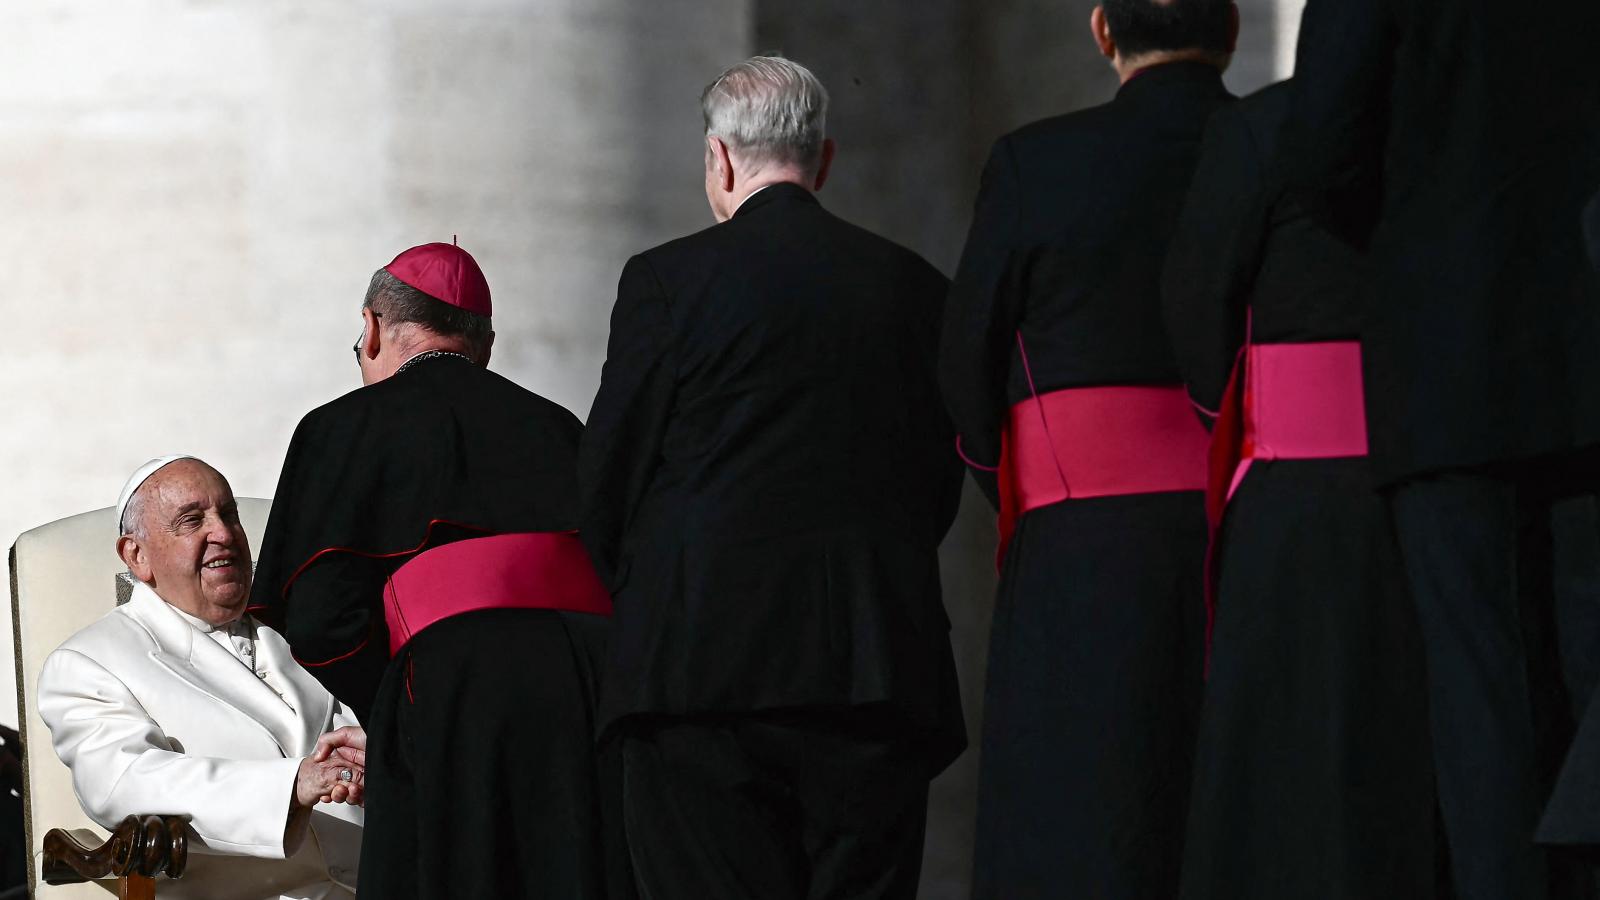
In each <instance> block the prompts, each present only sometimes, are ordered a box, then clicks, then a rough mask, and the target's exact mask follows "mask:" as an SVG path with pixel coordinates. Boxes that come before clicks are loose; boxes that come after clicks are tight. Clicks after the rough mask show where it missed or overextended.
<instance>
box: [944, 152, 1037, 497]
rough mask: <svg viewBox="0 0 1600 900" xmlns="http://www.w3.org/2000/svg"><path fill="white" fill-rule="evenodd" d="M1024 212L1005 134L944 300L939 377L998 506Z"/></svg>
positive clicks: (976, 471)
mask: <svg viewBox="0 0 1600 900" xmlns="http://www.w3.org/2000/svg"><path fill="white" fill-rule="evenodd" d="M1020 213H1021V196H1020V190H1019V185H1018V177H1017V166H1016V160H1015V159H1014V158H1013V157H1012V154H1011V150H1010V148H1009V147H1008V145H1007V144H1006V142H1005V140H1004V139H1002V140H1000V141H999V142H997V143H996V144H995V146H994V149H993V150H992V151H991V152H990V154H989V162H988V164H987V165H985V166H984V170H983V182H982V186H981V187H980V188H979V190H978V202H977V205H976V208H975V210H974V211H973V217H972V228H971V230H970V231H969V232H968V233H967V245H966V249H964V250H963V251H962V253H961V265H960V266H959V267H958V268H957V269H956V277H955V281H954V282H953V283H952V284H951V286H950V296H949V299H948V300H947V301H946V303H945V310H944V330H943V333H942V335H941V338H940V342H939V382H940V387H941V389H942V391H943V393H944V402H945V406H946V408H948V409H949V411H950V418H951V419H952V421H953V422H954V424H955V428H956V432H957V434H958V440H959V441H960V443H961V450H962V455H963V456H964V457H965V458H966V460H967V462H968V464H969V467H970V471H971V472H972V476H973V478H974V479H975V480H976V481H977V483H978V486H979V487H981V488H982V489H983V492H984V493H985V494H986V495H988V497H989V502H991V503H994V504H996V505H998V504H999V486H998V484H997V480H996V477H995V473H994V469H995V467H997V466H999V464H1000V432H1001V429H1002V428H1003V427H1004V425H1005V417H1006V407H1007V404H1006V376H1007V373H1008V369H1009V366H1010V361H1011V348H1012V346H1013V343H1014V341H1015V334H1016V330H1017V318H1018V311H1019V309H1020V306H1021V303H1020V298H1018V297H1017V296H1016V292H1015V291H1014V290H1010V289H1008V287H1009V286H1008V282H1007V278H1006V275H1007V268H1008V266H1009V263H1010V261H1011V253H1012V249H1013V246H1014V244H1015V241H1016V232H1017V219H1018V217H1019V215H1020Z"/></svg>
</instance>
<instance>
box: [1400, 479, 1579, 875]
mask: <svg viewBox="0 0 1600 900" xmlns="http://www.w3.org/2000/svg"><path fill="white" fill-rule="evenodd" d="M1549 474H1550V473H1549V470H1546V471H1544V472H1539V471H1537V470H1535V469H1533V468H1527V469H1523V470H1520V471H1519V470H1491V469H1484V470H1475V471H1459V472H1450V473H1441V474H1436V475H1430V476H1427V477H1423V478H1418V479H1414V480H1411V481H1408V482H1405V483H1403V484H1402V485H1400V486H1399V487H1398V488H1396V489H1395V491H1394V495H1393V497H1392V508H1393V511H1394V517H1395V526H1396V532H1397V534H1398V537H1399V540H1400V546H1401V552H1402V555H1403V558H1404V562H1405V568H1406V575H1407V580H1408V581H1409V583H1410V586H1411V592H1412V598H1413V601H1414V602H1415V603H1416V607H1417V614H1418V620H1419V622H1420V624H1421V628H1422V636H1423V645H1424V650H1425V653H1426V657H1427V670H1428V695H1429V696H1428V699H1429V720H1430V725H1431V727H1432V730H1433V746H1434V761H1435V768H1436V771H1437V778H1438V787H1439V804H1440V811H1441V814H1442V817H1443V822H1444V830H1445V836H1446V839H1447V842H1448V844H1449V850H1450V856H1451V871H1452V875H1453V880H1454V882H1455V889H1456V893H1457V895H1458V896H1459V897H1460V898H1461V900H1543V898H1547V897H1561V898H1566V897H1574V898H1583V897H1591V896H1593V893H1592V892H1593V889H1594V885H1593V882H1592V880H1591V878H1590V876H1589V874H1588V873H1587V871H1586V870H1585V867H1584V866H1583V865H1582V864H1581V863H1579V862H1578V861H1577V860H1575V859H1572V858H1568V857H1565V856H1562V855H1559V854H1557V853H1554V852H1552V851H1547V850H1543V849H1541V848H1539V847H1537V846H1536V845H1535V844H1534V841H1533V837H1534V829H1535V827H1536V826H1537V824H1538V821H1539V816H1540V812H1541V810H1542V809H1543V806H1544V803H1545V799H1546V797H1547V796H1548V794H1549V791H1550V787H1551V784H1552V782H1553V780H1554V777H1555V774H1556V771H1557V769H1558V767H1559V766H1560V764H1561V761H1562V759H1563V756H1564V754H1565V752H1566V748H1567V744H1568V742H1569V741H1570V739H1571V734H1572V728H1573V709H1574V707H1575V706H1578V705H1579V702H1580V701H1579V699H1578V697H1577V696H1575V695H1576V694H1578V693H1581V692H1583V691H1584V690H1586V689H1587V687H1588V685H1583V684H1580V682H1583V681H1587V680H1589V679H1590V678H1592V672H1591V671H1589V670H1590V667H1591V666H1592V663H1591V662H1590V661H1589V660H1586V659H1581V658H1578V657H1577V656H1575V655H1574V654H1573V653H1572V652H1571V651H1570V650H1569V652H1568V653H1567V658H1566V659H1563V654H1562V652H1561V649H1562V644H1563V643H1567V644H1568V645H1569V647H1570V645H1571V643H1572V641H1571V640H1570V639H1569V640H1568V641H1563V640H1562V639H1561V634H1560V632H1561V630H1562V629H1560V628H1559V627H1558V619H1569V620H1570V619H1571V618H1573V616H1572V615H1570V614H1571V613H1574V612H1575V613H1576V614H1577V617H1579V618H1582V617H1583V615H1584V612H1583V610H1582V608H1581V607H1582V606H1583V603H1584V598H1582V597H1581V596H1572V595H1567V596H1565V597H1564V602H1562V603H1558V602H1557V601H1558V591H1557V579H1556V574H1555V558H1556V550H1555V540H1554V536H1553V531H1552V522H1553V521H1554V522H1560V521H1561V517H1560V516H1559V515H1558V513H1559V510H1560V504H1561V503H1562V502H1563V500H1562V498H1563V496H1564V495H1565V491H1564V490H1563V488H1562V485H1561V481H1562V480H1561V479H1556V478H1551V477H1549ZM1588 521H1591V522H1592V521H1593V520H1592V519H1590V520H1588ZM1566 527H1569V528H1570V527H1572V522H1571V520H1570V517H1569V518H1568V521H1567V522H1566ZM1568 537H1571V538H1573V539H1575V543H1576V544H1580V545H1592V542H1593V537H1592V536H1588V541H1579V540H1576V539H1578V538H1581V537H1583V536H1582V535H1577V534H1570V535H1568ZM1564 662H1565V663H1566V666H1565V669H1566V671H1564V670H1563V669H1564V667H1563V663H1564Z"/></svg>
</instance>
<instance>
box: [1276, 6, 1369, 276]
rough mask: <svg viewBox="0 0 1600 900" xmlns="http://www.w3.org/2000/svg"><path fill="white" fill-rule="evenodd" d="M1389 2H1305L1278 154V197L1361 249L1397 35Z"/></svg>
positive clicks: (1363, 243)
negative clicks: (1279, 189)
mask: <svg viewBox="0 0 1600 900" xmlns="http://www.w3.org/2000/svg"><path fill="white" fill-rule="evenodd" d="M1390 3H1391V0H1309V2H1307V3H1306V8H1305V15H1304V17H1303V18H1302V20H1301V23H1300V43H1299V48H1298V53H1297V56H1296V60H1295V79H1294V89H1293V90H1294V94H1293V97H1292V99H1291V102H1290V107H1289V110H1290V111H1289V118H1288V120H1287V121H1286V122H1285V123H1284V127H1283V132H1282V136H1281V139H1280V142H1279V146H1278V154H1277V176H1276V178H1275V181H1276V182H1277V183H1278V184H1279V185H1281V188H1282V191H1283V194H1282V196H1283V198H1284V199H1285V200H1286V201H1287V202H1289V203H1291V204H1293V205H1294V206H1296V207H1298V208H1300V209H1302V210H1304V211H1305V212H1306V213H1307V214H1309V215H1310V216H1311V217H1312V218H1314V219H1315V220H1317V221H1318V222H1319V223H1320V224H1321V225H1322V226H1323V227H1325V228H1327V229H1328V230H1329V231H1330V232H1332V233H1333V234H1334V235H1336V236H1338V237H1340V238H1342V239H1344V240H1346V241H1348V242H1350V243H1352V244H1354V245H1355V246H1357V247H1360V248H1363V249H1365V247H1366V246H1367V241H1368V240H1369V239H1370V238H1371V236H1372V229H1373V227H1374V226H1375V225H1376V224H1377V219H1378V212H1379V207H1380V203H1381V201H1382V187H1383V182H1382V175H1383V153H1384V146H1385V142H1386V140H1387V137H1388V128H1389V88H1390V83H1391V81H1392V80H1393V77H1394V47H1395V44H1396V41H1397V32H1396V28H1395V25H1394V22H1393V21H1392V19H1391V13H1390Z"/></svg>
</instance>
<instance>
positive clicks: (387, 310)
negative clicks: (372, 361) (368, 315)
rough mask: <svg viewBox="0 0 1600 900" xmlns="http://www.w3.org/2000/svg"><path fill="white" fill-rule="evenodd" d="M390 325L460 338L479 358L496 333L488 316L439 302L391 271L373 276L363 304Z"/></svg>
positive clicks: (383, 271) (373, 274)
mask: <svg viewBox="0 0 1600 900" xmlns="http://www.w3.org/2000/svg"><path fill="white" fill-rule="evenodd" d="M362 305H363V306H365V307H367V308H370V309H371V310H372V311H373V312H375V313H377V314H378V315H380V316H382V317H383V321H384V323H385V324H386V325H389V326H395V325H401V324H412V325H417V326H420V327H422V328H425V329H427V330H428V331H431V332H433V333H434V334H436V335H439V336H440V337H450V338H460V339H461V340H462V341H464V342H465V343H466V345H467V346H468V347H469V348H471V350H472V353H473V354H474V355H477V354H479V353H481V352H482V350H484V349H485V347H486V345H487V342H488V340H489V335H490V333H491V332H492V331H493V328H492V322H491V320H490V318H489V317H488V316H485V315H480V314H478V313H475V312H471V311H470V310H466V309H462V308H461V307H459V306H452V305H450V304H448V303H445V302H444V301H442V300H438V299H436V298H434V297H432V296H430V295H428V294H427V293H424V292H423V291H421V290H418V289H417V288H414V287H412V286H411V285H409V284H406V283H405V282H404V281H401V280H400V279H399V278H396V277H395V276H394V275H393V274H391V273H390V272H389V270H388V269H387V268H384V269H379V270H378V271H376V272H373V273H372V281H371V282H369V283H368V284H367V296H366V299H365V301H363V303H362Z"/></svg>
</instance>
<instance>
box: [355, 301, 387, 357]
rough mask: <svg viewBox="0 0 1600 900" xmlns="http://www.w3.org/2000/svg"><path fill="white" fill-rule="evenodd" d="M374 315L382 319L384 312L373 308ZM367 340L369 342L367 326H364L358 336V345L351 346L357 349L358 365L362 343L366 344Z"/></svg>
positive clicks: (375, 317)
mask: <svg viewBox="0 0 1600 900" xmlns="http://www.w3.org/2000/svg"><path fill="white" fill-rule="evenodd" d="M368 308H369V309H370V307H368ZM372 317H373V318H374V319H381V318H383V313H381V312H378V311H377V310H373V312H372ZM366 342H367V329H366V328H362V329H361V336H360V337H358V338H356V345H355V346H354V347H351V348H350V349H351V350H353V351H355V354H356V365H358V366H359V365H361V345H362V344H365V343H366Z"/></svg>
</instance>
